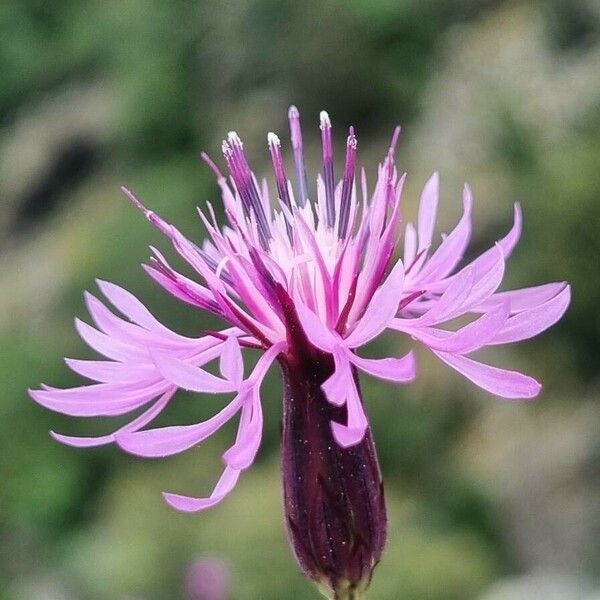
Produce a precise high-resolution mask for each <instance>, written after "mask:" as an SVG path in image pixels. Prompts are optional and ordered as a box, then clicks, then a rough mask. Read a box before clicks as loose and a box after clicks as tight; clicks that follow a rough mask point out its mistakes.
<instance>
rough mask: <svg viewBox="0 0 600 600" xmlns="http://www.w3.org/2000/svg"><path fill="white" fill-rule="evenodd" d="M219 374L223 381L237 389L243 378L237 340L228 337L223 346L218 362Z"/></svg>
mask: <svg viewBox="0 0 600 600" xmlns="http://www.w3.org/2000/svg"><path fill="white" fill-rule="evenodd" d="M220 370H221V374H222V375H223V377H225V379H227V380H228V381H230V382H231V383H233V384H235V386H236V387H239V385H240V383H241V381H242V377H243V376H244V361H243V360H242V351H241V349H240V344H239V342H238V341H237V338H236V337H234V336H232V335H231V336H229V337H228V338H227V340H226V341H225V343H224V344H223V349H222V352H221V361H220Z"/></svg>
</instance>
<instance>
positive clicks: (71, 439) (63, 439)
mask: <svg viewBox="0 0 600 600" xmlns="http://www.w3.org/2000/svg"><path fill="white" fill-rule="evenodd" d="M174 393H175V388H173V389H172V390H169V391H168V392H165V393H164V394H163V395H162V396H161V397H160V398H159V399H158V400H157V401H156V402H155V403H154V404H153V405H152V406H151V407H150V408H149V409H148V410H146V411H144V412H143V413H142V414H141V415H140V416H139V417H137V418H136V419H134V420H133V421H131V422H130V423H127V425H124V426H123V427H121V428H119V429H117V430H116V431H114V432H113V433H109V434H108V435H101V436H96V437H80V436H73V435H63V434H62V433H56V432H54V431H51V432H50V435H51V436H52V437H53V438H54V439H55V440H56V441H57V442H60V443H61V444H66V445H67V446H73V447H74V448H95V447H97V446H104V445H106V444H112V443H113V442H114V441H115V437H116V436H117V435H118V434H120V433H126V432H128V431H137V430H138V429H141V428H142V427H145V426H146V425H148V423H150V422H151V421H152V420H154V419H155V418H156V417H157V416H158V415H159V414H160V413H161V412H162V410H163V409H164V408H165V406H166V405H167V404H168V403H169V401H170V400H171V398H172V397H173V394H174Z"/></svg>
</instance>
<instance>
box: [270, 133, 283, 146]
mask: <svg viewBox="0 0 600 600" xmlns="http://www.w3.org/2000/svg"><path fill="white" fill-rule="evenodd" d="M267 141H268V143H269V146H281V140H280V139H279V136H277V135H276V134H274V133H273V132H272V131H269V133H268V134H267Z"/></svg>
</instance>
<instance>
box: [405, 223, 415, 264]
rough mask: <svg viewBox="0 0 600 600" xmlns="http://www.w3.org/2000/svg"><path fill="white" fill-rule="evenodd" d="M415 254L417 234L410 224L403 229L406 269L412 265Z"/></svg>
mask: <svg viewBox="0 0 600 600" xmlns="http://www.w3.org/2000/svg"><path fill="white" fill-rule="evenodd" d="M416 254H417V232H416V231H415V228H414V226H413V224H412V223H407V224H406V227H405V228H404V264H405V265H406V268H408V267H410V265H412V263H413V261H414V260H415V256H416Z"/></svg>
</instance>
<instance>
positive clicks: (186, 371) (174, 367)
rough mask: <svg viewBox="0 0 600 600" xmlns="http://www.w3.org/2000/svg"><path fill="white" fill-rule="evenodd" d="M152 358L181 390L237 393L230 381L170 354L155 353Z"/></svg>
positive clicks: (162, 373)
mask: <svg viewBox="0 0 600 600" xmlns="http://www.w3.org/2000/svg"><path fill="white" fill-rule="evenodd" d="M152 358H153V359H154V364H155V365H156V367H157V368H158V370H159V372H160V373H161V375H162V376H163V377H164V378H165V379H166V380H167V381H169V382H170V383H174V384H175V385H176V386H178V387H180V388H183V389H186V390H190V391H191V392H204V393H211V394H218V393H225V392H233V391H235V388H236V386H235V385H234V384H233V383H231V382H230V381H226V380H225V379H221V378H220V377H216V376H215V375H213V374H212V373H209V372H208V371H205V370H204V369H200V368H199V367H194V366H193V365H190V364H189V363H186V362H184V361H182V360H179V359H178V358H174V357H172V356H169V355H168V354H163V353H159V352H154V353H153V354H152Z"/></svg>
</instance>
